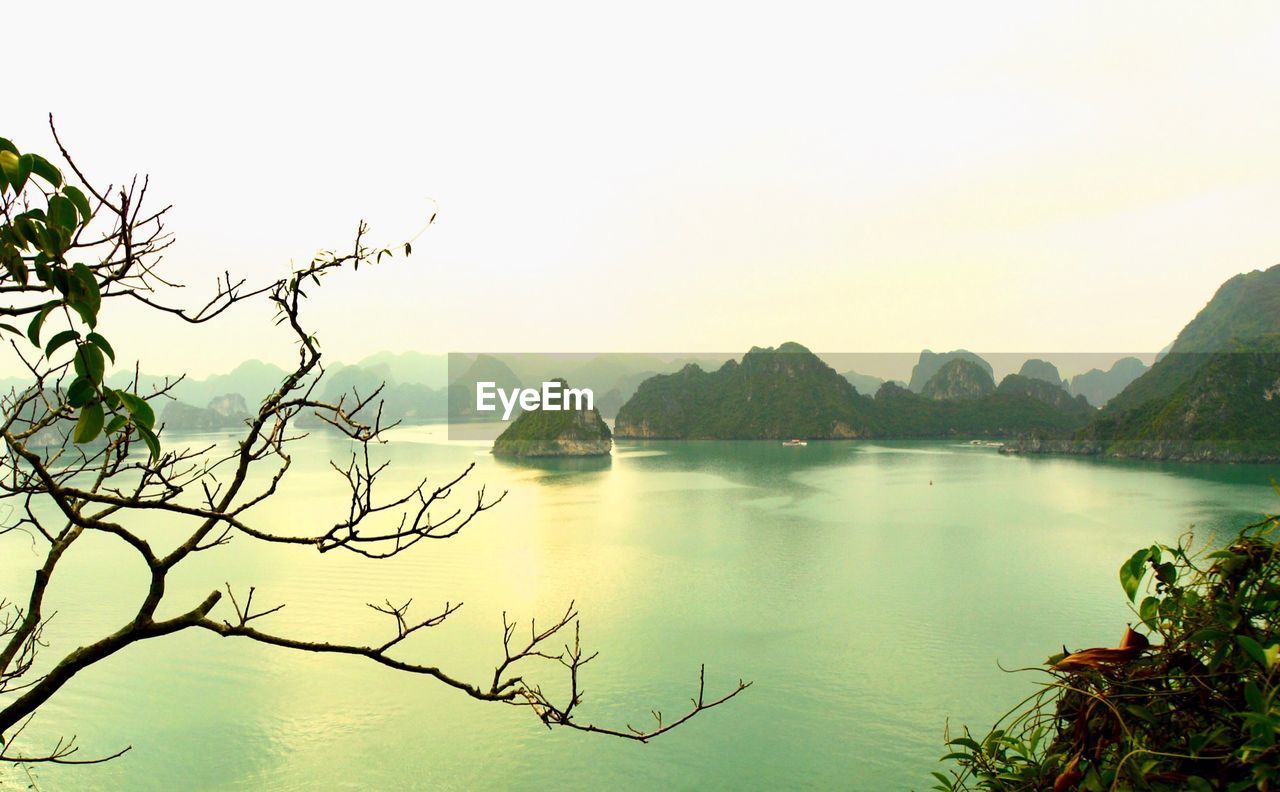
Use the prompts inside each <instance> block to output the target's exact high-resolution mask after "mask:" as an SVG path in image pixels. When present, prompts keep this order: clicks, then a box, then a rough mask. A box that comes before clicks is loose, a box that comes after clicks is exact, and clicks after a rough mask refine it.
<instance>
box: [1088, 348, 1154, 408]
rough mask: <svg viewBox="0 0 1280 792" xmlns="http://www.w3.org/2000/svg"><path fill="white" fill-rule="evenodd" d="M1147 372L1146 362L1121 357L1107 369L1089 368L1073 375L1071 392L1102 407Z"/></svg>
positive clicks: (1095, 405)
mask: <svg viewBox="0 0 1280 792" xmlns="http://www.w3.org/2000/svg"><path fill="white" fill-rule="evenodd" d="M1145 373H1147V364H1146V363H1143V362H1142V361H1141V360H1139V359H1137V358H1136V357H1124V358H1120V359H1119V360H1117V361H1116V362H1115V363H1113V364H1112V365H1111V368H1110V369H1108V370H1107V371H1103V370H1102V369H1096V368H1095V369H1089V370H1088V371H1086V372H1085V373H1083V374H1077V375H1075V376H1074V377H1072V378H1071V392H1072V393H1074V394H1076V395H1077V396H1083V397H1084V398H1085V399H1087V400H1088V402H1089V403H1090V404H1092V405H1093V406H1094V407H1101V406H1103V405H1104V404H1106V403H1107V402H1108V401H1110V400H1111V399H1113V398H1115V396H1116V394H1118V393H1120V392H1121V391H1123V390H1124V389H1125V388H1127V387H1129V383H1131V382H1133V381H1134V380H1136V379H1137V378H1138V377H1141V376H1142V375H1143V374H1145Z"/></svg>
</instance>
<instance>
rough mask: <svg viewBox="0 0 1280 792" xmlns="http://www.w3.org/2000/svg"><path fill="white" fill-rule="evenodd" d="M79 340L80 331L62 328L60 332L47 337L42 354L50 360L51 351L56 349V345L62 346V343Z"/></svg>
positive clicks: (51, 357)
mask: <svg viewBox="0 0 1280 792" xmlns="http://www.w3.org/2000/svg"><path fill="white" fill-rule="evenodd" d="M79 340H80V333H78V332H77V331H75V330H63V331H62V332H61V333H58V334H56V335H55V336H54V337H53V338H50V339H49V343H48V344H46V345H45V348H44V356H45V357H46V358H49V359H51V360H52V359H53V353H54V352H57V351H58V347H60V346H62V345H63V344H68V343H70V342H72V341H79Z"/></svg>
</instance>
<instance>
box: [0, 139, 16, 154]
mask: <svg viewBox="0 0 1280 792" xmlns="http://www.w3.org/2000/svg"><path fill="white" fill-rule="evenodd" d="M0 151H11V152H13V153H14V154H17V153H18V147H17V146H15V145H13V141H11V140H9V139H8V138H2V137H0Z"/></svg>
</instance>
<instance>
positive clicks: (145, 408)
mask: <svg viewBox="0 0 1280 792" xmlns="http://www.w3.org/2000/svg"><path fill="white" fill-rule="evenodd" d="M116 395H117V396H119V397H120V401H122V402H124V408H125V409H126V410H128V411H129V415H132V416H133V422H134V423H135V424H137V425H138V426H141V427H144V428H146V429H151V428H152V427H154V426H155V425H156V413H155V411H154V410H152V409H151V405H150V404H147V401H146V399H143V398H141V397H139V396H138V395H136V394H133V393H129V392H128V391H122V390H121V391H116Z"/></svg>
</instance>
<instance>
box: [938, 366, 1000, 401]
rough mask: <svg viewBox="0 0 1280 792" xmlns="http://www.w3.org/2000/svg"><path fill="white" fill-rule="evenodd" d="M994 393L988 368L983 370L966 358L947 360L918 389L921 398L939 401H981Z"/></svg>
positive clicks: (994, 384)
mask: <svg viewBox="0 0 1280 792" xmlns="http://www.w3.org/2000/svg"><path fill="white" fill-rule="evenodd" d="M995 392H996V382H995V380H994V379H992V378H991V370H990V367H986V368H984V367H982V366H980V365H978V364H977V363H974V362H973V361H972V360H970V359H968V358H953V359H952V360H948V361H947V362H946V363H944V364H943V365H942V368H940V369H938V372H937V373H936V374H934V375H933V376H932V377H930V378H929V381H928V382H926V383H925V384H924V387H923V388H921V389H920V395H921V396H924V397H925V398H926V399H936V400H939V401H953V400H965V399H981V398H983V397H985V396H990V395H991V394H993V393H995Z"/></svg>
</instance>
